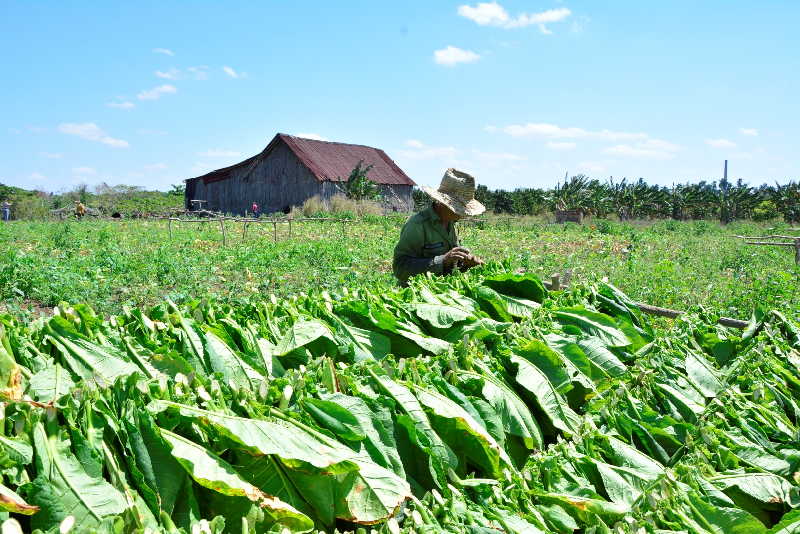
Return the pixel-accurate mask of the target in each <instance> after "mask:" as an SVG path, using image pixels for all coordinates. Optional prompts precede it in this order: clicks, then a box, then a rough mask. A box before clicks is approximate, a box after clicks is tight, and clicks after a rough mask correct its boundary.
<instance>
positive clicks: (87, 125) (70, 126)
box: [58, 122, 130, 148]
mask: <svg viewBox="0 0 800 534" xmlns="http://www.w3.org/2000/svg"><path fill="white" fill-rule="evenodd" d="M58 131H60V132H61V133H65V134H67V135H74V136H76V137H80V138H81V139H86V140H87V141H97V142H98V143H103V144H104V145H108V146H112V147H114V148H128V147H129V146H130V145H129V143H128V142H127V141H125V140H124V139H115V138H113V137H111V136H109V135H108V134H107V133H106V132H104V131H103V129H102V128H100V127H99V126H98V125H96V124H95V123H93V122H82V123H77V122H64V123H61V124H59V125H58Z"/></svg>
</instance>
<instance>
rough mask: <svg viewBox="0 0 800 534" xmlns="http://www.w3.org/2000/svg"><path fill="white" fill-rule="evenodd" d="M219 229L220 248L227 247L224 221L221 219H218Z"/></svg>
mask: <svg viewBox="0 0 800 534" xmlns="http://www.w3.org/2000/svg"><path fill="white" fill-rule="evenodd" d="M219 227H220V229H221V230H222V246H223V247H225V246H227V245H228V238H227V236H226V235H225V220H224V219H222V218H220V219H219Z"/></svg>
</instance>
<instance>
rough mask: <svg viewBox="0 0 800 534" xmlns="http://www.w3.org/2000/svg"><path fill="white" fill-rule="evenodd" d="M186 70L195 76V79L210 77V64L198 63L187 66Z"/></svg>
mask: <svg viewBox="0 0 800 534" xmlns="http://www.w3.org/2000/svg"><path fill="white" fill-rule="evenodd" d="M186 71H187V72H189V73H191V74H192V76H194V79H195V80H207V79H208V65H198V66H196V67H187V68H186Z"/></svg>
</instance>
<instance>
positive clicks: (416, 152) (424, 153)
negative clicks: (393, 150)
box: [398, 139, 458, 160]
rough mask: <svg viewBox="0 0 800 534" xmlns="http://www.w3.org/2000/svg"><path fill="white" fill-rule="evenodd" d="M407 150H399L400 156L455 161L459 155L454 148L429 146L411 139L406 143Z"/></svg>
mask: <svg viewBox="0 0 800 534" xmlns="http://www.w3.org/2000/svg"><path fill="white" fill-rule="evenodd" d="M406 146H407V147H409V148H408V149H406V150H399V151H398V154H400V156H401V157H404V158H406V159H413V160H421V159H445V160H453V159H454V158H455V157H456V156H457V155H458V150H457V149H456V148H455V147H452V146H439V147H437V146H427V145H425V144H424V143H422V142H421V141H418V140H416V139H410V140H408V141H406Z"/></svg>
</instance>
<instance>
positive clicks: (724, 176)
mask: <svg viewBox="0 0 800 534" xmlns="http://www.w3.org/2000/svg"><path fill="white" fill-rule="evenodd" d="M723 179H724V180H725V181H726V182H727V181H728V160H727V159H726V160H725V173H724V175H723Z"/></svg>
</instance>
